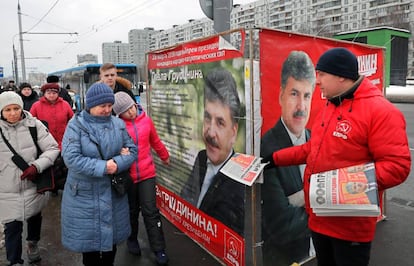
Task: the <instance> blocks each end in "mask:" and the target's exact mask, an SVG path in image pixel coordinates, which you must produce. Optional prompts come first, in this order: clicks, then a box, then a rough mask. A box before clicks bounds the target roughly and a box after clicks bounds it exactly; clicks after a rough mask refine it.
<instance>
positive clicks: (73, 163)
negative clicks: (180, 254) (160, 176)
mask: <svg viewBox="0 0 414 266" xmlns="http://www.w3.org/2000/svg"><path fill="white" fill-rule="evenodd" d="M112 83H113V84H112ZM128 84H129V85H132V83H127V82H125V80H122V79H117V73H116V68H115V66H114V65H113V64H104V65H103V66H102V67H101V80H100V81H98V82H96V83H94V84H92V86H90V88H89V89H88V91H87V94H86V97H85V102H86V105H85V108H84V110H77V112H76V114H75V113H74V111H73V109H72V106H73V102H72V99H71V97H70V95H69V94H68V92H67V89H66V88H61V87H60V85H59V78H58V77H56V76H49V77H48V78H47V82H46V83H45V84H43V85H42V86H41V87H40V88H39V89H40V90H39V92H38V91H36V90H35V88H33V87H32V86H31V84H29V83H27V82H23V83H21V84H20V86H19V87H17V86H16V85H15V84H14V81H12V80H11V81H10V82H9V83H8V84H7V85H6V86H4V87H0V114H1V119H0V129H1V137H2V139H1V140H2V141H0V146H1V147H0V151H1V152H0V154H1V161H0V164H1V165H4V167H5V169H4V171H3V170H2V171H0V225H1V226H0V248H3V247H5V249H6V256H7V260H8V261H9V265H24V260H23V256H22V253H23V250H24V249H25V250H26V254H27V256H26V257H27V260H28V262H29V263H30V264H32V263H36V262H38V261H40V260H41V256H40V251H39V246H38V242H39V240H40V237H41V225H42V209H43V207H45V205H46V203H47V201H48V199H49V195H50V193H49V192H47V193H39V192H38V190H37V187H36V181H37V179H38V178H39V174H40V173H42V172H43V171H44V170H45V169H47V168H49V167H51V166H52V165H53V164H56V162H57V160H58V159H59V158H63V161H64V164H65V165H66V166H67V172H66V173H65V175H66V176H65V177H64V181H65V182H64V187H60V189H63V191H64V192H63V193H62V208H61V220H62V224H61V227H62V244H63V245H64V246H65V247H66V248H67V249H69V250H72V251H74V252H78V253H81V254H82V262H83V265H91V266H92V265H114V261H115V255H116V250H117V245H118V244H120V243H121V242H123V241H125V240H128V241H127V242H128V245H127V247H128V250H129V251H130V252H131V253H132V254H134V255H138V256H139V255H141V251H140V247H139V243H138V242H137V241H138V240H137V233H138V221H137V220H138V214H139V211H140V209H141V206H140V205H141V204H143V203H145V204H146V205H144V207H143V210H142V215H143V216H144V220H145V225H146V227H148V228H147V231H148V238H149V241H150V243H151V248H152V251H153V252H154V255H155V260H156V262H157V264H159V265H165V264H167V263H168V260H169V259H168V256H167V255H166V253H165V240H164V236H163V232H162V227H161V221H160V214H159V210H158V209H157V207H156V205H155V183H154V177H155V168H154V167H153V171H151V172H150V173H145V176H141V174H140V173H134V175H133V177H132V179H131V180H132V182H133V183H134V185H133V186H131V187H130V189H129V191H127V192H126V193H125V194H122V195H120V194H116V193H114V189H113V188H112V186H113V181H112V178H113V177H114V176H116V175H117V174H119V173H121V172H128V173H129V172H130V168H131V167H133V165H136V164H137V163H138V158H140V161H141V160H143V161H142V162H144V161H145V163H146V164H147V165H153V163H152V158H148V156H149V157H151V155H149V154H150V153H148V154H145V155H142V154H141V153H138V149H137V146H138V139H136V138H131V136H130V134H131V132H129V131H130V130H129V129H128V127H126V125H128V123H132V124H137V125H138V126H139V125H141V123H142V122H141V121H147V122H146V123H150V124H151V123H152V122H151V120H150V118H149V117H146V115H145V113H144V112H142V107H141V106H140V105H139V104H138V103H136V101H135V99H134V98H133V97H129V96H131V95H133V94H132V93H131V92H130V88H128ZM125 86H126V87H125ZM118 91H122V93H124V94H125V95H126V97H127V98H125V97H121V98H122V99H120V100H119V99H118V102H116V98H117V97H115V93H117V92H118ZM125 95H123V96H125ZM119 101H120V102H119ZM114 104H117V109H116V110H114V111H113V110H112V106H113V105H114ZM133 108H135V109H134V110H136V111H138V110H140V113H139V114H138V113H137V112H136V113H135V116H131V118H129V115H131V114H132V112H131V111H130V110H132V109H133ZM115 111H116V114H115ZM118 114H119V115H120V116H121V115H122V118H123V120H122V119H120V118H118V116H117V115H118ZM138 123H140V124H138ZM33 128H34V130H35V131H36V132H37V139H35V137H33V133H32V131H33V130H32V129H33ZM127 129H128V130H127ZM152 130H153V131H154V132H150V131H148V134H150V133H151V135H152V136H156V134H157V133H156V132H155V128H154V127H153V126H152ZM141 134H142V133H141ZM145 134H146V133H145ZM138 137H139V138H140V140H139V141H140V144H139V145H140V146H141V145H144V146H146V147H148V150H149V149H151V148H153V149H155V150H156V151H157V152H162V153H160V156H161V158H162V159H163V160H164V162H165V163H166V164H168V158H169V154H168V151H167V149H166V148H165V146H164V145H163V144H162V142H161V141H160V140H159V139H158V141H157V142H156V143H153V142H152V140H151V142H150V138H149V135H145V136H144V135H143V136H138ZM145 141H148V143H147V144H144V143H145ZM154 145H156V146H154ZM3 146H4V147H3ZM160 149H161V150H160ZM39 150H40V151H39ZM143 156H144V157H143ZM17 157H18V160H17V159H16V158H17ZM141 164H142V163H140V165H141ZM22 165H23V166H22ZM140 167H141V166H140ZM55 178H58V177H56V176H55ZM147 180H149V181H147ZM143 181H145V182H143ZM141 182H142V184H144V183H145V184H147V183H148V184H149V185H150V187H148V186H147V185H146V186H143V185H140V186H138V183H140V184H141ZM142 187H145V188H150V189H151V188H152V189H154V191H153V193H149V192H146V193H141V192H140V193H139V194H138V191H139V190H141V189H142ZM51 192H52V195H58V191H57V190H56V189H55V190H52V191H51ZM90 195H94V196H93V197H90ZM103 202H105V204H104V205H102V204H103ZM108 202H110V203H109V204H108ZM131 204H132V205H131ZM130 205H131V206H130ZM147 205H148V208H149V209H148V208H147ZM91 207H96V208H95V209H96V210H100V211H99V213H93V212H89V211H87V209H89V208H91ZM22 208H23V209H24V210H22ZM80 209H83V210H85V211H79V210H80ZM147 209H148V211H149V212H148V211H147ZM131 213H132V214H131ZM97 217H100V218H99V219H97ZM101 218H104V219H101ZM24 223H25V224H26V226H27V237H26V239H25V240H26V248H24V247H23V243H22V242H23V239H22V238H23V226H24ZM108 224H110V225H111V226H109V227H108V226H107V225H108ZM131 229H132V230H131ZM100 236H101V237H102V238H101V241H100V242H99V241H98V242H96V239H98V238H99V237H100Z"/></svg>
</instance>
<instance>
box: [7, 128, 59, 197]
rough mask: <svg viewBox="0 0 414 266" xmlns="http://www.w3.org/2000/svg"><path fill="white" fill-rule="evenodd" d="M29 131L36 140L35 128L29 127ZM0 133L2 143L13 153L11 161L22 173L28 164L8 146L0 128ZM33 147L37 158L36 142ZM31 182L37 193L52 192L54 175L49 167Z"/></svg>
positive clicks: (38, 149)
mask: <svg viewBox="0 0 414 266" xmlns="http://www.w3.org/2000/svg"><path fill="white" fill-rule="evenodd" d="M29 130H30V134H31V135H32V138H33V140H34V139H35V138H36V140H37V131H36V128H35V127H29ZM32 132H35V133H32ZM0 133H1V136H2V138H3V140H4V143H6V145H7V147H9V149H10V151H11V152H12V153H13V156H12V158H11V160H12V161H13V162H14V164H15V165H16V166H17V167H18V168H19V169H20V170H22V171H24V170H26V169H27V168H29V164H28V163H27V162H26V161H25V160H24V159H23V157H22V156H20V154H18V153H17V152H16V150H15V149H14V148H13V147H12V146H11V145H10V143H9V141H8V140H7V139H6V137H5V136H4V134H3V131H2V130H1V128H0ZM33 134H35V137H34V135H33ZM35 145H36V148H37V155H38V157H39V155H40V153H39V152H40V148H39V146H38V144H37V141H35ZM32 182H33V183H35V184H36V187H37V192H38V193H44V192H46V191H50V190H53V189H54V187H55V178H54V175H53V171H52V167H49V168H47V169H45V170H44V171H43V172H42V173H40V174H38V176H37V177H36V179H35V180H33V181H32Z"/></svg>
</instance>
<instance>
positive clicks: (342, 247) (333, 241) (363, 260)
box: [312, 232, 371, 266]
mask: <svg viewBox="0 0 414 266" xmlns="http://www.w3.org/2000/svg"><path fill="white" fill-rule="evenodd" d="M312 240H313V245H314V246H315V251H316V259H317V261H318V266H367V265H368V264H369V258H370V252H371V242H352V241H346V240H341V239H337V238H333V237H329V236H326V235H322V234H319V233H316V232H312Z"/></svg>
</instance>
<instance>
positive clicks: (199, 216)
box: [156, 185, 244, 265]
mask: <svg viewBox="0 0 414 266" xmlns="http://www.w3.org/2000/svg"><path fill="white" fill-rule="evenodd" d="M156 193H157V206H158V208H159V209H160V211H161V213H162V214H163V215H164V216H165V217H166V218H167V219H168V220H169V221H170V222H171V223H172V224H174V225H175V226H176V227H177V228H178V229H180V230H181V231H182V232H184V233H185V234H187V235H188V236H189V237H190V238H192V239H193V240H195V241H196V242H197V243H199V244H201V245H202V246H204V247H206V248H207V249H208V250H209V251H210V252H211V253H212V254H213V255H215V256H216V257H218V258H221V259H222V260H223V261H225V262H226V264H227V265H244V257H243V253H244V239H243V238H242V237H241V236H239V235H238V234H237V233H235V232H234V231H232V230H231V229H230V228H228V227H227V226H225V225H223V224H222V223H220V222H219V221H217V220H215V219H214V218H211V217H210V216H208V215H206V214H205V213H204V212H202V211H200V210H199V209H197V208H196V207H194V206H193V205H191V204H188V203H187V202H186V201H185V200H183V199H182V198H181V197H179V196H177V195H176V194H174V193H173V192H171V191H169V190H168V189H166V188H164V187H163V186H160V185H157V186H156Z"/></svg>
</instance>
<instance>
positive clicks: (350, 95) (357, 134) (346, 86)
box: [264, 48, 411, 266]
mask: <svg viewBox="0 0 414 266" xmlns="http://www.w3.org/2000/svg"><path fill="white" fill-rule="evenodd" d="M316 71H317V78H316V84H317V85H319V87H320V89H321V91H322V93H323V95H324V96H325V97H326V99H327V104H326V106H325V107H324V110H322V111H321V112H320V113H319V115H318V116H317V117H316V119H315V122H314V123H313V126H312V136H311V138H310V140H309V141H308V142H307V143H305V144H303V145H301V146H294V147H291V148H286V149H283V150H279V151H277V152H274V153H273V154H272V156H271V157H267V158H265V159H264V161H265V162H266V161H269V162H270V165H269V166H267V167H272V166H286V165H292V164H303V163H306V169H305V174H304V192H305V206H306V209H307V212H308V213H309V222H308V224H309V228H310V229H311V231H312V239H313V243H314V246H315V250H316V257H317V260H318V265H319V266H324V265H353V266H366V265H368V263H369V258H370V250H371V241H372V240H373V238H374V235H375V227H376V222H377V218H376V217H349V216H348V217H326V216H316V215H315V214H314V213H313V211H312V209H311V208H310V206H309V184H310V179H311V175H312V174H315V173H320V172H324V171H328V170H332V169H337V168H342V167H347V166H353V165H358V164H362V163H366V162H374V163H375V173H376V177H377V183H378V189H379V191H383V190H385V189H387V188H390V187H393V186H396V185H398V184H401V183H402V182H404V180H405V179H406V178H407V176H408V174H409V172H410V167H411V156H410V150H409V146H408V141H407V134H406V123H405V119H404V116H403V115H402V113H401V112H400V111H399V110H398V109H397V108H396V107H395V106H393V105H392V104H391V103H390V102H389V101H387V100H386V99H385V98H384V97H383V95H382V93H381V91H380V90H379V89H378V88H377V87H375V86H374V85H373V84H372V83H371V81H369V80H368V79H367V78H365V77H363V76H360V75H359V74H358V61H357V58H356V56H355V55H354V54H353V53H351V52H350V51H349V50H347V49H345V48H333V49H330V50H328V51H326V52H325V53H324V54H323V55H322V56H321V57H320V58H319V61H318V63H317V65H316Z"/></svg>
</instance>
